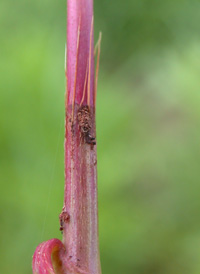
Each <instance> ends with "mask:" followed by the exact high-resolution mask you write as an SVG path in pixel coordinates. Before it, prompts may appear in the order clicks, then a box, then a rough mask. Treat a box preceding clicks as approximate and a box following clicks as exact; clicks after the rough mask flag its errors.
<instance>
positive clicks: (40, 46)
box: [0, 0, 200, 274]
mask: <svg viewBox="0 0 200 274" xmlns="http://www.w3.org/2000/svg"><path fill="white" fill-rule="evenodd" d="M94 11H95V40H97V37H98V32H99V31H100V30H101V31H102V33H103V39H102V51H101V64H100V76H99V87H98V98H97V142H98V182H99V232H100V251H101V262H102V270H103V273H104V274H118V273H119V274H122V273H125V274H199V273H200V1H199V0H190V1H189V0H182V1H178V0H166V1H156V0H126V1H121V0H109V1H107V0H95V9H94ZM0 32H1V43H0V78H1V81H0V183H1V188H0V235H1V236H0V250H1V263H0V273H2V274H12V273H15V274H31V273H32V271H31V261H32V254H33V252H34V250H35V248H36V246H37V245H38V244H39V243H40V242H41V241H44V240H47V239H50V238H53V237H57V238H61V234H60V232H59V221H58V215H59V213H60V211H61V208H62V203H63V190H64V163H63V162H64V161H63V159H64V151H63V141H64V92H65V76H64V51H65V40H66V1H64V0H61V1H53V0H48V1H47V0H43V1H33V0H30V1H25V0H19V1H15V0H1V3H0Z"/></svg>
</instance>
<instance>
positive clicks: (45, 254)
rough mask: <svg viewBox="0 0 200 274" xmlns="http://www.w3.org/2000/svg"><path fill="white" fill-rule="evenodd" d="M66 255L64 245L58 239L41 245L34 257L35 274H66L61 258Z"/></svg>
mask: <svg viewBox="0 0 200 274" xmlns="http://www.w3.org/2000/svg"><path fill="white" fill-rule="evenodd" d="M64 253H65V247H64V245H63V243H62V242H61V241H60V240H58V239H51V240H48V241H46V242H43V243H41V244H40V245H38V247H37V248H36V250H35V253H34V255H33V263H32V268H33V273H34V274H58V273H59V274H62V273H63V274H64V273H65V272H63V270H62V261H61V257H62V256H63V255H64Z"/></svg>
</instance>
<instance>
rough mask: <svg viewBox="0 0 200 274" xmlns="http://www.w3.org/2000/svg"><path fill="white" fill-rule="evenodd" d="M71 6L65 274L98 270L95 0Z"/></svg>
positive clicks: (70, 3) (63, 215)
mask: <svg viewBox="0 0 200 274" xmlns="http://www.w3.org/2000/svg"><path fill="white" fill-rule="evenodd" d="M67 10H68V20H67V23H68V26H67V73H66V76H67V95H66V124H65V191H64V206H63V210H62V212H61V214H60V224H61V228H60V229H61V230H62V231H63V244H64V246H65V248H66V254H65V257H64V258H63V264H64V265H65V268H66V269H67V274H75V273H87V274H100V273H101V268H100V259H99V240H98V209H97V172H96V165H97V158H96V138H95V136H96V125H95V97H96V95H95V94H96V90H95V86H96V85H95V83H94V47H93V1H92V0H68V2H67Z"/></svg>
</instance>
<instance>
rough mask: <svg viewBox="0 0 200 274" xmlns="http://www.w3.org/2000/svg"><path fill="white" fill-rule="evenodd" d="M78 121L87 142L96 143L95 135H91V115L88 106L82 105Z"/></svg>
mask: <svg viewBox="0 0 200 274" xmlns="http://www.w3.org/2000/svg"><path fill="white" fill-rule="evenodd" d="M78 123H79V127H80V130H81V135H82V137H83V140H84V142H85V143H86V144H90V145H96V140H95V137H93V136H92V135H91V128H92V123H91V116H90V109H89V107H88V106H82V107H80V108H79V110H78Z"/></svg>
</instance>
